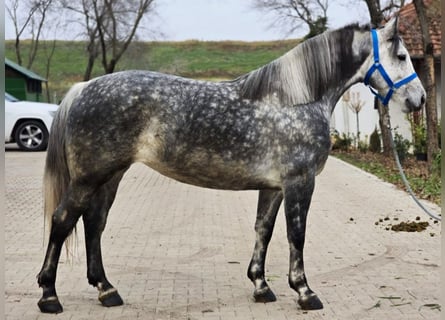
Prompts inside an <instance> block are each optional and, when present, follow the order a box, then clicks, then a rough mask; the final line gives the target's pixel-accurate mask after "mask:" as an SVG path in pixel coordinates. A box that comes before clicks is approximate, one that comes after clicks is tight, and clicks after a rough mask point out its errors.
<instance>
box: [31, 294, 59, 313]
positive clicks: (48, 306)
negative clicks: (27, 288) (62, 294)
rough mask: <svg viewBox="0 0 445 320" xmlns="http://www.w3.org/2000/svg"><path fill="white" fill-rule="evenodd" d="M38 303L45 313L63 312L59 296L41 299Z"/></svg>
mask: <svg viewBox="0 0 445 320" xmlns="http://www.w3.org/2000/svg"><path fill="white" fill-rule="evenodd" d="M37 305H38V306H39V308H40V311H41V312H43V313H61V312H63V307H62V305H61V304H60V302H59V299H57V297H53V298H46V299H43V298H42V299H40V300H39V302H38V303H37Z"/></svg>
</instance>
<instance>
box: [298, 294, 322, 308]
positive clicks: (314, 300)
mask: <svg viewBox="0 0 445 320" xmlns="http://www.w3.org/2000/svg"><path fill="white" fill-rule="evenodd" d="M298 304H299V305H300V307H301V309H303V310H320V309H323V303H321V301H320V299H318V297H317V296H316V295H311V296H305V297H304V298H303V299H301V298H300V299H298Z"/></svg>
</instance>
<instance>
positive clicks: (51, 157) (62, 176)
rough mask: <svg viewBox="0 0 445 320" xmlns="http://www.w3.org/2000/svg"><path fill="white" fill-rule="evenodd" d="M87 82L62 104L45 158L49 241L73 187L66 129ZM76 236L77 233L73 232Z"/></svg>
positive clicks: (70, 245)
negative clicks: (59, 210)
mask: <svg viewBox="0 0 445 320" xmlns="http://www.w3.org/2000/svg"><path fill="white" fill-rule="evenodd" d="M86 84H87V82H80V83H77V84H75V85H74V86H73V87H72V88H71V89H70V90H69V91H68V93H67V94H66V96H65V97H64V99H63V100H62V102H61V104H60V107H59V109H58V111H57V113H56V115H55V117H54V119H53V123H52V125H51V132H50V137H49V141H48V150H47V154H46V163H45V171H44V175H43V199H44V225H45V230H46V232H45V233H48V235H45V238H46V239H48V236H49V233H50V231H51V223H52V216H53V214H54V211H55V210H56V208H57V207H58V206H59V204H60V202H61V201H62V197H63V195H64V194H65V192H66V190H67V188H68V185H69V183H70V180H71V178H70V173H69V169H68V162H67V158H66V153H65V139H66V137H65V128H66V121H67V117H68V113H69V109H70V107H71V105H72V103H73V101H74V99H76V98H77V97H78V96H79V95H80V94H81V92H82V90H83V88H84V87H85V85H86ZM74 234H76V232H74ZM65 245H66V250H67V256H68V258H69V257H70V256H73V252H74V247H75V241H73V237H72V234H71V236H69V237H68V238H67V239H66V241H65Z"/></svg>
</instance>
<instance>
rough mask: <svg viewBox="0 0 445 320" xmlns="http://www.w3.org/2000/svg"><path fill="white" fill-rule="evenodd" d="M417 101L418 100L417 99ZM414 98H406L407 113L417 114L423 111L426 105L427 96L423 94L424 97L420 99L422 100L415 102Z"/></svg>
mask: <svg viewBox="0 0 445 320" xmlns="http://www.w3.org/2000/svg"><path fill="white" fill-rule="evenodd" d="M415 100H417V99H415ZM415 100H414V99H412V98H406V99H405V108H406V111H407V112H415V111H420V110H421V109H422V107H423V106H424V105H425V101H426V98H425V94H422V96H421V97H420V100H417V101H415Z"/></svg>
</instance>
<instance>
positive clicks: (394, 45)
mask: <svg viewBox="0 0 445 320" xmlns="http://www.w3.org/2000/svg"><path fill="white" fill-rule="evenodd" d="M397 22H398V19H397V18H393V19H391V20H390V21H389V22H388V23H386V25H385V26H384V27H383V28H381V29H378V30H371V38H372V46H373V48H372V50H371V54H370V56H369V57H368V59H367V60H368V61H369V69H368V72H367V73H366V76H365V80H364V82H365V84H366V85H368V86H370V89H371V91H372V92H373V93H374V94H375V95H376V96H377V97H378V98H379V99H380V100H381V101H382V103H383V104H384V105H387V104H388V103H389V102H391V103H392V104H395V105H398V106H401V108H402V111H403V112H405V113H409V112H412V111H418V110H420V109H421V108H422V106H423V105H424V103H425V97H426V93H425V89H424V88H423V86H422V83H421V81H420V79H419V77H418V76H417V74H416V72H415V71H414V67H413V64H412V62H411V59H410V56H409V53H408V50H407V49H406V48H405V46H404V45H403V42H402V39H401V38H400V36H399V34H398V27H397Z"/></svg>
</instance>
